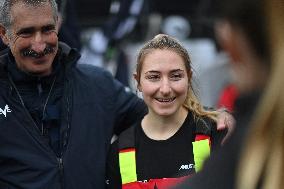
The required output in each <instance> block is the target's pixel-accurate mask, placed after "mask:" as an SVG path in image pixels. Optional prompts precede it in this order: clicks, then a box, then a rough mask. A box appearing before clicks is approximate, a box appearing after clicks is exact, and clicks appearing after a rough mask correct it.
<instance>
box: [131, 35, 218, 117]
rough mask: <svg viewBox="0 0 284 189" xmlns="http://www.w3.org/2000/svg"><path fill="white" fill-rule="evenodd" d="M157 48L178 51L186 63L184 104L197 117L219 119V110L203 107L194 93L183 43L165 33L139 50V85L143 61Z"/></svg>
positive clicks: (189, 65) (189, 62)
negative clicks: (187, 84) (186, 81)
mask: <svg viewBox="0 0 284 189" xmlns="http://www.w3.org/2000/svg"><path fill="white" fill-rule="evenodd" d="M156 49H162V50H163V49H166V50H170V51H173V52H175V53H177V54H178V55H179V56H180V57H181V58H182V59H183V61H184V65H185V68H186V72H187V73H188V79H189V81H188V82H189V89H188V93H187V97H186V100H185V102H184V104H183V106H184V107H186V108H187V109H188V110H191V111H192V112H193V113H194V114H195V115H196V116H197V117H203V116H206V117H209V118H211V119H213V120H215V121H216V120H217V116H218V115H219V112H217V111H208V110H205V109H204V108H203V106H202V105H201V104H200V102H199V101H198V99H197V97H196V95H195V94H194V91H193V88H192V84H191V75H192V68H191V60H190V57H189V54H188V52H187V50H186V49H185V48H184V47H183V46H182V45H181V43H180V42H179V41H178V40H177V39H175V38H173V37H171V36H169V35H165V34H158V35H156V36H155V37H154V38H153V39H151V40H150V41H148V42H147V43H146V44H145V45H144V46H143V47H142V48H141V49H140V51H139V53H138V56H137V66H136V74H137V82H138V85H139V84H140V77H141V70H142V66H143V61H144V59H145V57H146V56H147V55H148V54H149V53H150V52H152V51H153V50H156Z"/></svg>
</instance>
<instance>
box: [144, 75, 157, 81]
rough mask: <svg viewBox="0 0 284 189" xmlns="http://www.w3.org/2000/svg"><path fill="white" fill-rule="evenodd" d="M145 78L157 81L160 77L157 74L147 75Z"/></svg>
mask: <svg viewBox="0 0 284 189" xmlns="http://www.w3.org/2000/svg"><path fill="white" fill-rule="evenodd" d="M146 79H148V80H150V81H157V80H159V79H160V76H159V75H147V76H146Z"/></svg>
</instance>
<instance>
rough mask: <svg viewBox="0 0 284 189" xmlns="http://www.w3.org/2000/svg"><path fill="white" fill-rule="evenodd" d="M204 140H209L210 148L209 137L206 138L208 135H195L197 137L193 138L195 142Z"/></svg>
mask: <svg viewBox="0 0 284 189" xmlns="http://www.w3.org/2000/svg"><path fill="white" fill-rule="evenodd" d="M206 139H208V140H209V145H210V146H211V139H210V136H208V135H200V134H197V135H196V136H195V141H200V140H206Z"/></svg>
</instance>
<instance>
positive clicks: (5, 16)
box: [0, 0, 58, 29]
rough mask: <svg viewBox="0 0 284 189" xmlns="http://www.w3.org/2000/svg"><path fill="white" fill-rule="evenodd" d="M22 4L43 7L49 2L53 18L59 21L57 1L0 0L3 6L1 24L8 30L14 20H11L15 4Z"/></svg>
mask: <svg viewBox="0 0 284 189" xmlns="http://www.w3.org/2000/svg"><path fill="white" fill-rule="evenodd" d="M18 2H22V3H24V4H26V5H30V6H34V7H37V6H42V4H43V3H46V2H49V3H50V5H51V7H52V11H53V17H54V19H55V20H56V19H57V15H58V12H57V4H56V2H55V0H0V6H1V10H0V11H1V12H0V23H1V24H2V25H3V26H4V27H5V28H6V29H9V28H10V27H11V25H12V19H11V8H12V7H13V5H14V4H16V3H18Z"/></svg>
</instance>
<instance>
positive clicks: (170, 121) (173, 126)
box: [141, 107, 188, 140]
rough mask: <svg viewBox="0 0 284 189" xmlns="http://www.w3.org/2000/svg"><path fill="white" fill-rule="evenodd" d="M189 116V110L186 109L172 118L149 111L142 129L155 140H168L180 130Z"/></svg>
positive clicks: (180, 110)
mask: <svg viewBox="0 0 284 189" xmlns="http://www.w3.org/2000/svg"><path fill="white" fill-rule="evenodd" d="M187 114H188V110H187V109H186V108H184V107H182V108H180V109H179V110H178V111H177V112H176V113H175V114H173V115H171V116H159V115H157V114H155V113H153V112H151V111H149V113H148V114H147V115H146V116H145V117H144V119H143V120H142V123H141V125H142V129H143V131H144V133H145V134H146V135H147V136H148V137H149V138H151V139H153V140H167V139H169V138H170V137H172V136H173V135H174V134H175V133H176V132H177V131H178V130H179V128H180V127H181V126H182V124H183V123H184V120H185V118H186V117H187Z"/></svg>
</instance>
